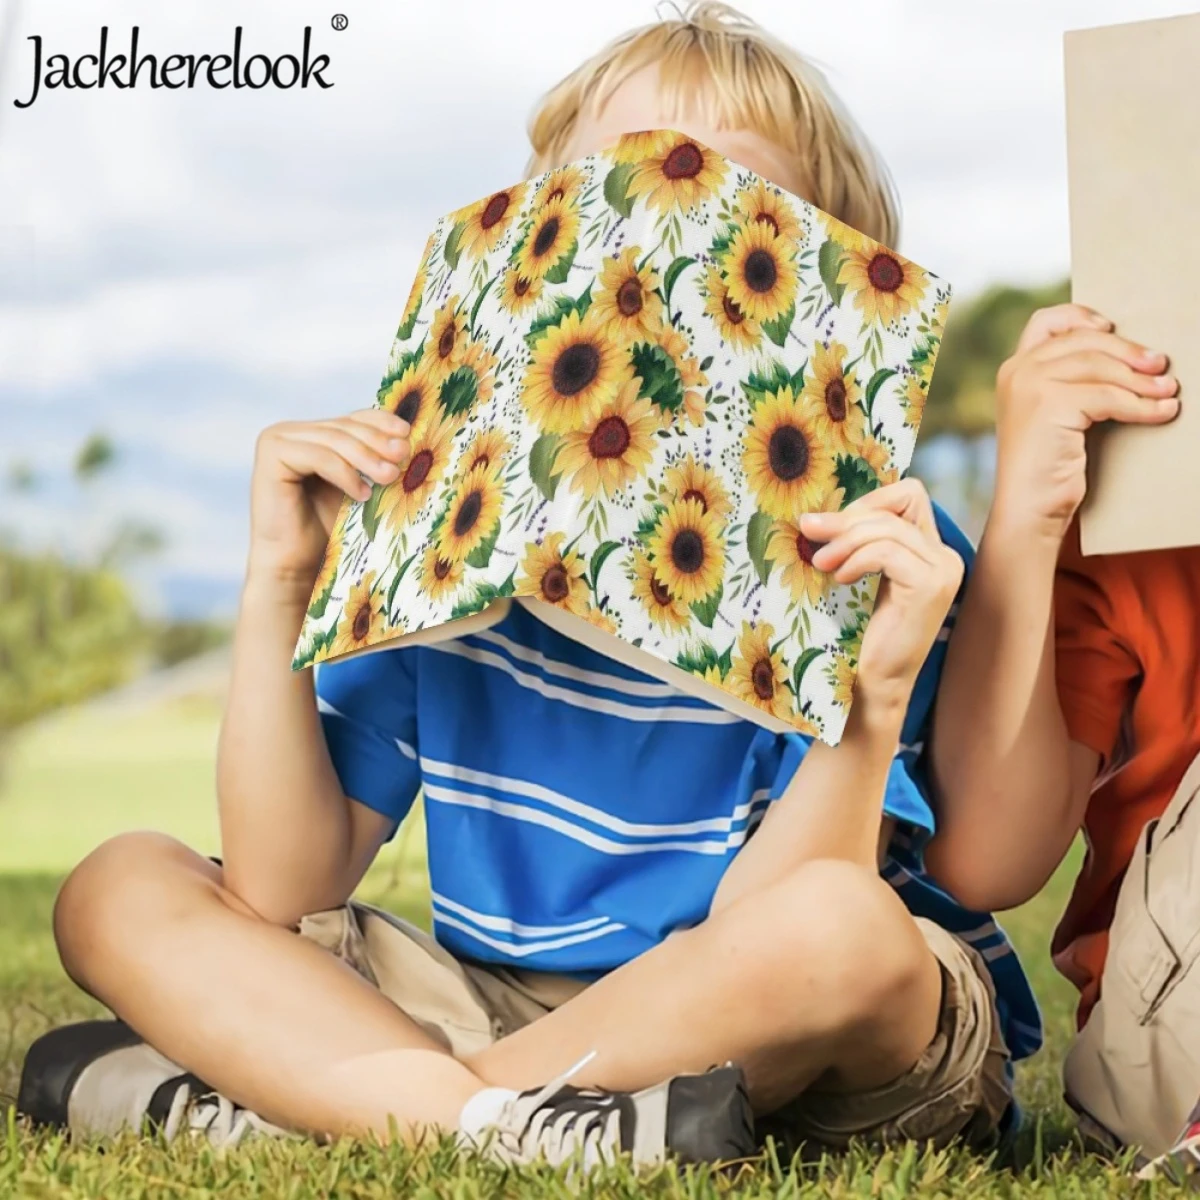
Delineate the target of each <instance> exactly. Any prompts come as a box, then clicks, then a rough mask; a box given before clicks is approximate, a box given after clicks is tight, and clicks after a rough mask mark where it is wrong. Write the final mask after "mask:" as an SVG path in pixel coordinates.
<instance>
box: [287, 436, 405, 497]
mask: <svg viewBox="0 0 1200 1200" xmlns="http://www.w3.org/2000/svg"><path fill="white" fill-rule="evenodd" d="M291 438H292V440H293V441H299V442H307V443H309V444H310V445H318V446H325V447H327V448H328V449H330V450H332V451H333V452H334V453H336V454H338V455H340V456H341V457H342V458H344V459H345V460H346V461H347V462H348V463H349V464H350V465H351V466H352V467H353V468H354V469H355V470H356V471H358V472H359V473H360V474H363V475H365V476H366V477H367V478H368V479H373V480H374V481H375V482H376V483H391V482H392V481H393V480H394V479H395V478H396V476H397V475H398V474H399V473H400V468H399V467H397V466H396V464H395V463H393V462H388V460H387V459H386V458H383V457H382V456H381V455H379V454H376V453H375V451H374V450H372V449H371V447H370V446H368V445H367V444H366V442H364V441H362V440H361V439H359V438H357V437H355V436H354V435H353V434H352V433H349V432H347V431H346V430H345V429H342V428H340V427H339V426H336V425H302V426H301V427H300V428H299V429H297V430H296V431H295V432H294V433H292V434H291Z"/></svg>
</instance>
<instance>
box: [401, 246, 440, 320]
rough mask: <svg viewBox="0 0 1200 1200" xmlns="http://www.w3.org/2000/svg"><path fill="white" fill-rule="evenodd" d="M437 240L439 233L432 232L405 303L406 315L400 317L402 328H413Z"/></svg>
mask: <svg viewBox="0 0 1200 1200" xmlns="http://www.w3.org/2000/svg"><path fill="white" fill-rule="evenodd" d="M436 240H437V235H436V234H430V235H429V240H428V241H427V242H426V243H425V252H424V253H423V254H422V255H421V265H420V266H419V267H418V268H417V274H416V278H415V279H414V280H413V283H412V287H411V288H410V289H409V293H408V301H407V302H406V303H405V305H404V315H403V316H402V317H401V318H400V329H411V328H412V325H413V322H414V321H415V320H416V319H417V312H418V311H419V309H420V307H421V299H422V297H423V296H424V294H425V281H426V279H427V278H428V276H429V256H430V255H431V254H432V253H433V244H434V242H435V241H436Z"/></svg>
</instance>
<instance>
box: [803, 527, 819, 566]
mask: <svg viewBox="0 0 1200 1200" xmlns="http://www.w3.org/2000/svg"><path fill="white" fill-rule="evenodd" d="M824 545H825V543H824V542H810V541H809V540H808V538H806V537H805V536H804V534H802V533H798V534H796V553H797V554H798V555H799V556H800V561H801V562H802V563H804V564H805V565H806V566H812V560H813V555H814V554H816V552H817V551H818V550H820V549H821V547H822V546H824Z"/></svg>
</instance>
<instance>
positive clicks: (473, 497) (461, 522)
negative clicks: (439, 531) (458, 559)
mask: <svg viewBox="0 0 1200 1200" xmlns="http://www.w3.org/2000/svg"><path fill="white" fill-rule="evenodd" d="M482 507H483V497H482V496H481V495H480V494H479V493H478V492H471V493H470V494H469V495H468V496H467V498H466V499H465V500H464V501H463V502H462V503H461V504H460V505H459V506H458V513H457V515H456V516H455V518H454V533H455V536H457V537H462V536H463V535H464V534H467V533H470V532H471V530H472V529H473V528H474V527H475V522H476V521H478V520H479V510H480V509H481V508H482Z"/></svg>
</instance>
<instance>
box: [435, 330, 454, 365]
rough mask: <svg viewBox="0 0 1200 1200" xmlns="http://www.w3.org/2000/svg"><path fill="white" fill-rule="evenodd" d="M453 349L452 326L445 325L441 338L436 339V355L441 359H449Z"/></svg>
mask: <svg viewBox="0 0 1200 1200" xmlns="http://www.w3.org/2000/svg"><path fill="white" fill-rule="evenodd" d="M453 349H454V325H453V324H450V325H447V326H446V328H445V329H443V330H442V336H441V337H440V338H438V354H439V355H440V356H441V357H442V358H449V357H450V352H451V351H452V350H453Z"/></svg>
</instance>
